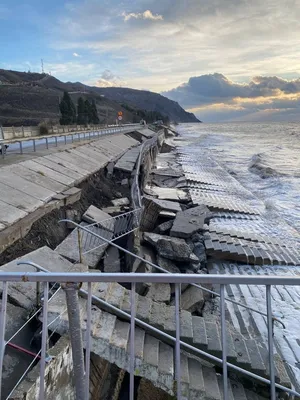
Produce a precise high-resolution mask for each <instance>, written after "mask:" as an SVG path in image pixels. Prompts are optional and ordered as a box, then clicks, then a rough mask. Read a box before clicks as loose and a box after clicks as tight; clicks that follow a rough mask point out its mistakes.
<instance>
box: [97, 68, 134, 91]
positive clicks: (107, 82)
mask: <svg viewBox="0 0 300 400" xmlns="http://www.w3.org/2000/svg"><path fill="white" fill-rule="evenodd" d="M91 84H92V85H93V86H97V87H121V86H126V82H125V81H123V80H122V79H121V78H120V77H119V76H116V75H115V74H113V73H112V72H111V71H110V70H108V69H106V70H105V71H103V72H102V74H101V76H100V78H99V79H97V81H96V83H95V82H94V83H91Z"/></svg>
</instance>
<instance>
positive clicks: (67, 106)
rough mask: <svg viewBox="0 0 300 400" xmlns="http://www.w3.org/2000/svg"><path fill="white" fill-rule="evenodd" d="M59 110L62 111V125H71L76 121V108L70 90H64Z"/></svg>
mask: <svg viewBox="0 0 300 400" xmlns="http://www.w3.org/2000/svg"><path fill="white" fill-rule="evenodd" d="M59 110H60V113H61V118H60V124H61V125H71V124H74V123H76V108H75V106H74V103H73V102H72V100H71V97H70V95H69V93H68V92H64V95H63V98H62V101H61V102H60V104H59Z"/></svg>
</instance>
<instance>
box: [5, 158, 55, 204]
mask: <svg viewBox="0 0 300 400" xmlns="http://www.w3.org/2000/svg"><path fill="white" fill-rule="evenodd" d="M26 162H27V161H26ZM9 168H10V167H3V168H1V174H0V182H1V183H3V184H5V185H7V186H9V187H12V188H13V189H17V190H20V191H21V192H24V193H26V194H28V195H30V196H32V197H35V198H36V199H38V200H42V201H49V200H50V199H51V198H52V196H53V195H54V194H55V192H53V191H51V190H48V189H45V188H43V187H41V186H39V185H37V184H35V183H32V182H29V181H28V180H26V179H23V178H22V177H20V176H18V175H16V174H14V173H13V172H11V171H9Z"/></svg>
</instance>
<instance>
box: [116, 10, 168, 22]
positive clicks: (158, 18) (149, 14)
mask: <svg viewBox="0 0 300 400" xmlns="http://www.w3.org/2000/svg"><path fill="white" fill-rule="evenodd" d="M122 16H123V17H124V21H125V22H126V21H129V20H130V19H150V20H152V21H162V20H163V19H164V18H163V16H162V15H159V14H152V12H151V11H150V10H146V11H144V12H143V13H133V12H132V13H128V14H127V13H126V12H123V13H122Z"/></svg>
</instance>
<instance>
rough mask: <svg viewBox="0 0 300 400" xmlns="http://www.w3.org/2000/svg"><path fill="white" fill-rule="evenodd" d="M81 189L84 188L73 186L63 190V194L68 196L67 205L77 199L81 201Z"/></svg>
mask: <svg viewBox="0 0 300 400" xmlns="http://www.w3.org/2000/svg"><path fill="white" fill-rule="evenodd" d="M81 191H82V189H79V188H77V187H72V188H70V189H68V190H66V191H65V192H63V195H65V196H66V199H65V205H66V206H68V205H69V204H74V203H76V202H77V201H79V200H80V198H81Z"/></svg>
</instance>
